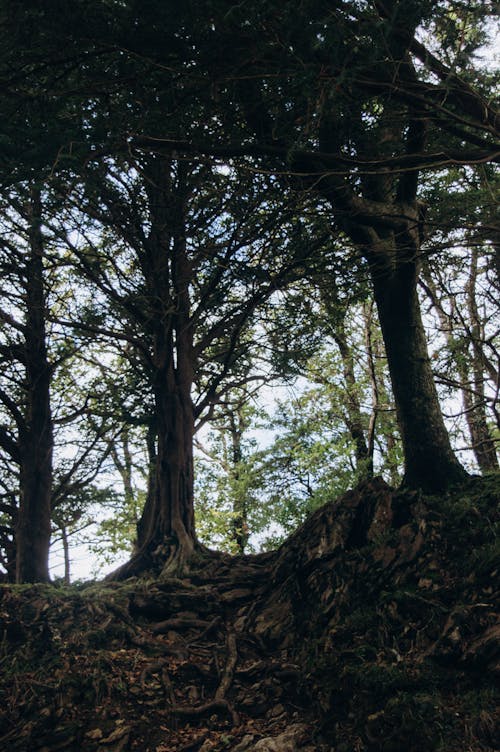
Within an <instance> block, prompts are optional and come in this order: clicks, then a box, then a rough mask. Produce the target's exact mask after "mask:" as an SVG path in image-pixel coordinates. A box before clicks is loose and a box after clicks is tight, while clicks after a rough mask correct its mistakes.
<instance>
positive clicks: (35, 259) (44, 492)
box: [16, 189, 53, 583]
mask: <svg viewBox="0 0 500 752" xmlns="http://www.w3.org/2000/svg"><path fill="white" fill-rule="evenodd" d="M26 211H27V215H28V218H29V221H30V248H29V257H28V259H27V263H26V324H25V347H26V349H25V358H26V408H25V410H26V412H25V423H24V425H23V427H22V429H21V430H20V436H19V450H20V459H21V468H20V483H21V492H20V502H19V515H18V521H17V529H16V549H17V550H16V582H18V583H22V582H48V581H49V579H50V577H49V547H50V519H51V496H52V450H53V427H52V415H51V408H50V381H51V375H52V374H51V368H50V365H49V363H48V359H47V345H46V332H45V312H46V305H45V290H44V280H43V253H44V248H43V237H42V233H41V229H40V221H41V220H40V217H41V197H40V191H39V190H35V189H34V190H33V191H32V193H31V200H30V202H29V205H28V207H27V210H26Z"/></svg>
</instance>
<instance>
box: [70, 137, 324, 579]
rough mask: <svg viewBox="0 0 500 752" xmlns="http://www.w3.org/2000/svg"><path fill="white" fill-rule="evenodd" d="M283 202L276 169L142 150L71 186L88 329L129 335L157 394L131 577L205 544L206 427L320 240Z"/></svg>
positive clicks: (184, 557) (130, 349)
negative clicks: (262, 174) (295, 227)
mask: <svg viewBox="0 0 500 752" xmlns="http://www.w3.org/2000/svg"><path fill="white" fill-rule="evenodd" d="M96 177H97V178H98V179H97V180H96ZM282 199H283V196H282V194H281V195H280V196H279V200H278V198H277V193H276V186H275V185H274V181H273V180H272V179H265V178H261V179H259V180H257V179H255V178H253V177H252V176H250V179H249V178H248V177H246V176H245V175H244V174H243V173H236V172H235V171H234V170H219V169H218V167H217V165H214V164H207V165H199V164H191V163H190V162H188V161H186V160H178V159H176V158H175V157H172V156H171V157H166V156H164V155H162V156H158V155H144V154H141V152H140V151H137V152H136V153H135V154H134V155H133V156H132V157H131V158H129V160H128V161H121V162H115V163H113V164H111V165H109V164H105V163H104V164H100V165H98V166H97V167H96V171H95V174H94V175H93V176H92V175H91V174H89V175H88V179H87V182H86V183H85V184H83V183H80V184H79V186H77V187H76V188H75V189H74V191H73V193H72V198H71V201H72V202H73V205H74V211H73V214H72V215H71V216H68V217H67V219H66V220H65V225H64V226H63V227H61V228H60V237H61V238H63V237H64V238H65V242H66V243H67V245H68V247H69V248H70V249H71V251H72V253H73V255H74V258H75V259H76V260H77V262H78V264H79V266H80V268H81V270H82V271H83V272H84V273H85V275H86V277H87V279H88V280H89V283H90V284H91V285H92V288H93V289H94V290H95V291H96V294H95V295H94V298H95V301H96V305H97V308H96V309H95V315H94V321H93V322H92V320H89V322H88V323H87V324H86V328H87V331H92V330H93V331H94V332H95V333H96V334H98V335H99V336H104V337H110V338H112V339H114V340H118V341H122V342H125V343H126V344H127V349H126V351H125V350H124V353H125V352H126V357H127V358H128V359H129V363H132V361H133V362H134V364H135V366H134V367H136V368H139V369H140V371H141V374H142V378H143V380H144V382H145V383H146V384H147V385H148V387H149V389H150V390H151V394H152V395H153V404H152V423H151V425H152V426H154V431H155V448H154V454H155V457H154V467H155V476H154V482H153V484H152V486H151V493H148V497H147V500H146V504H145V507H144V511H143V514H142V517H141V520H140V522H139V525H138V540H137V549H138V550H137V553H136V554H135V555H134V556H133V558H132V560H131V561H130V562H129V564H127V565H125V566H124V567H123V568H122V569H121V570H120V572H119V574H118V576H126V575H129V574H133V573H134V572H136V571H140V570H142V569H144V568H153V569H157V568H161V567H162V566H165V567H166V569H167V570H169V569H178V568H182V567H183V566H184V565H185V563H186V562H187V561H188V560H189V558H190V556H191V555H192V553H193V551H194V550H195V547H196V535H195V528H194V503H193V437H194V432H195V430H196V428H197V427H198V426H199V425H200V424H201V423H203V422H204V421H206V420H207V419H209V417H210V415H211V413H212V410H213V408H214V406H215V405H216V404H217V402H218V401H219V400H220V399H221V395H222V394H223V393H224V391H225V390H226V389H228V388H235V387H238V386H241V385H242V384H245V383H246V382H247V381H248V380H249V379H255V378H258V376H256V375H255V374H249V372H248V367H247V365H246V364H247V363H248V362H251V358H250V353H251V349H252V339H251V338H248V337H247V336H246V333H247V332H248V331H249V330H250V328H251V325H254V324H255V321H256V317H257V316H258V315H259V314H258V312H259V310H261V309H262V307H265V305H266V303H267V301H268V300H269V299H270V297H271V296H272V295H273V293H274V292H275V291H276V290H277V289H279V288H280V286H283V285H284V284H285V283H286V282H287V281H288V279H289V278H290V277H293V275H295V274H296V268H298V267H301V266H302V265H303V263H304V259H305V258H306V257H307V255H308V254H310V253H311V252H312V250H313V249H314V242H312V241H311V239H309V242H308V243H301V244H297V243H294V242H293V241H292V240H290V238H289V224H290V222H291V221H295V217H296V214H297V206H296V205H295V199H294V196H293V195H291V198H290V201H291V204H290V206H289V207H288V208H287V209H286V211H285V212H284V211H283V208H282ZM278 212H279V213H278ZM277 216H279V217H280V221H281V225H280V226H277V225H276V218H277ZM71 223H73V225H74V226H75V228H76V227H78V230H79V240H77V241H75V240H74V239H73V237H74V233H73V234H68V233H67V231H66V229H65V228H66V227H67V226H71ZM99 307H101V308H102V312H101V313H99ZM104 309H105V310H104Z"/></svg>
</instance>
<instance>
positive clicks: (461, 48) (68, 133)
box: [0, 0, 500, 581]
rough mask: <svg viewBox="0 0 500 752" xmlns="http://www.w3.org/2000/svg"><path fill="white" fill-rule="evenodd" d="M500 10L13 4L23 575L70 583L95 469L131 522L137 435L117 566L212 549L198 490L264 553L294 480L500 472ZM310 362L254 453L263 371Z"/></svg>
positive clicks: (2, 39) (8, 112)
mask: <svg viewBox="0 0 500 752" xmlns="http://www.w3.org/2000/svg"><path fill="white" fill-rule="evenodd" d="M493 14H494V6H493V3H489V2H472V3H468V4H467V6H464V5H463V4H461V3H457V2H454V0H453V1H452V0H450V2H445V3H440V4H439V6H438V5H437V4H436V3H432V2H428V0H421V1H417V0H386V1H385V0H384V1H380V2H379V1H378V0H375V1H368V0H349V1H347V2H339V3H333V4H332V3H325V2H319V3H318V2H302V3H300V4H298V3H275V2H268V1H267V0H266V2H263V1H262V0H259V1H258V2H252V3H240V4H234V3H232V2H226V0H215V1H214V2H210V3H206V2H203V3H201V2H194V1H193V2H187V3H184V4H182V6H181V7H179V6H178V4H177V3H174V2H171V1H170V0H169V1H168V2H157V1H155V0H150V2H147V3H137V2H135V1H134V0H123V1H120V2H115V1H113V0H92V2H86V1H85V0H71V2H65V3H62V2H55V1H53V0H51V1H50V2H46V3H43V4H40V3H38V2H32V1H30V2H27V3H23V4H22V5H21V4H12V3H8V2H2V3H0V22H1V25H0V44H1V56H0V82H1V84H2V86H1V93H0V101H1V103H2V106H3V108H4V113H5V117H4V121H3V126H2V132H1V133H0V148H1V162H0V165H1V185H2V205H1V211H2V218H1V232H2V234H1V247H0V252H1V256H0V263H1V264H2V268H3V269H4V270H5V282H4V283H2V300H1V302H0V317H1V318H2V322H3V323H4V331H3V333H2V339H1V341H0V356H1V357H2V363H3V366H4V368H3V375H2V381H1V383H0V403H1V405H0V411H1V412H0V450H1V453H2V455H1V458H0V459H1V465H0V473H1V475H0V483H1V487H2V489H3V497H2V502H1V506H0V513H1V515H2V516H1V519H0V522H1V523H2V525H1V527H0V544H1V545H2V560H1V564H2V566H3V568H4V569H5V571H6V572H7V576H8V577H9V578H13V577H16V578H17V580H18V581H36V580H39V579H42V580H47V579H48V577H49V573H48V563H47V562H48V552H49V540H50V525H51V520H52V522H53V523H54V521H55V520H56V517H57V515H56V510H57V509H59V512H61V510H62V509H63V508H65V506H64V505H65V504H69V507H68V513H69V508H70V507H71V503H70V500H71V499H75V496H74V494H75V492H77V491H78V490H80V491H81V494H82V499H83V497H85V496H86V495H87V496H86V498H88V490H89V489H90V488H91V487H92V484H93V483H95V482H97V481H98V478H99V472H100V471H101V469H102V472H103V473H104V471H105V469H106V468H111V467H112V466H113V467H114V468H115V472H116V471H117V472H118V474H119V476H120V478H121V480H122V483H123V487H124V492H123V499H124V504H125V506H126V508H127V509H130V510H131V514H132V515H133V516H135V517H136V516H137V508H136V506H135V505H134V503H133V502H132V497H133V495H134V491H133V483H132V481H131V473H132V469H131V468H132V467H133V462H132V461H131V460H130V461H129V460H128V459H127V456H128V455H127V453H128V452H129V448H130V444H129V443H128V442H129V438H130V436H131V432H133V435H134V439H133V442H134V444H135V443H137V444H138V445H141V446H142V456H143V457H145V458H147V460H144V461H145V462H146V464H147V467H146V468H143V478H144V488H143V489H142V490H141V494H142V496H141V498H142V499H143V500H144V506H143V509H142V511H141V516H140V518H139V520H138V522H137V535H136V539H135V549H134V553H133V555H132V558H131V559H130V561H129V562H128V564H126V565H124V566H123V567H121V568H120V569H119V570H118V571H117V572H116V575H115V576H116V577H127V576H130V575H134V574H141V573H143V572H145V571H150V572H154V573H159V572H164V573H167V572H181V571H183V570H184V569H185V568H186V567H189V562H190V560H191V559H192V558H193V557H196V556H206V555H208V553H207V550H206V549H205V546H204V545H203V544H201V543H200V542H199V540H198V537H197V534H196V526H195V508H196V498H195V496H196V493H198V494H199V498H200V499H201V500H204V503H205V504H206V503H211V502H210V499H212V501H213V499H214V498H215V497H217V498H218V499H219V502H217V503H220V499H221V493H222V496H223V497H224V496H225V497H226V501H227V500H229V501H230V504H229V507H231V508H230V509H229V512H230V516H229V517H228V518H227V522H226V521H225V522H224V524H226V525H227V526H228V528H227V530H226V531H225V533H226V534H227V533H228V531H229V537H230V538H231V539H232V544H231V545H234V546H235V550H238V551H240V552H243V551H244V550H245V546H246V545H247V544H248V541H249V536H250V533H251V532H252V531H251V530H250V529H249V528H248V525H249V520H251V518H252V515H251V514H249V509H250V506H252V505H253V507H254V508H255V507H258V504H259V503H262V501H263V498H265V496H266V491H265V490H264V489H265V487H266V484H267V488H268V489H269V484H270V483H271V484H275V488H274V489H272V488H271V490H270V495H271V497H272V496H273V494H274V495H276V493H277V492H278V487H279V484H280V483H281V481H280V472H281V471H283V472H285V473H286V472H288V473H290V472H292V473H295V474H297V476H298V479H297V482H298V484H299V486H300V485H301V484H302V486H303V488H305V489H306V497H307V498H309V499H314V502H313V503H312V506H314V504H319V503H321V501H322V500H326V498H328V495H329V494H332V493H335V489H337V491H338V490H343V489H344V488H345V487H346V486H347V485H349V484H352V485H353V484H355V483H356V482H357V481H359V480H360V479H361V478H363V477H364V478H366V477H369V476H370V475H372V474H373V472H383V473H385V474H386V477H387V478H388V479H389V480H391V482H393V483H399V482H401V483H402V484H403V485H404V486H407V487H410V488H414V489H415V488H419V489H423V490H424V491H427V492H431V493H433V492H439V491H444V490H446V489H448V488H450V487H451V486H452V485H453V484H456V483H459V482H461V481H463V480H464V479H465V478H466V476H467V471H468V470H470V469H471V468H473V469H474V470H475V469H476V467H477V468H478V469H479V470H481V471H483V472H488V471H490V470H496V469H498V456H497V451H496V445H495V441H496V440H498V430H499V428H498V415H499V412H498V344H497V342H496V340H495V337H496V335H497V331H498V321H497V320H496V315H497V311H496V307H495V302H496V300H497V296H498V285H499V276H498V259H499V251H498V248H499V244H498V222H497V220H496V217H495V195H496V194H495V188H496V186H497V184H498V171H497V168H496V165H497V164H498V161H499V160H500V138H499V115H498V110H497V109H496V107H495V94H496V92H495V88H494V82H495V77H494V71H493V70H491V66H488V65H487V64H485V63H484V62H483V57H484V55H485V52H484V50H485V49H486V47H485V46H486V45H488V44H489V43H490V36H491V32H492V23H493V22H492V18H491V17H492V16H493ZM432 330H433V331H432ZM430 348H431V352H429V350H430ZM306 375H309V379H310V382H311V384H312V386H311V387H305V388H304V394H303V395H302V396H301V398H300V399H299V400H298V403H299V407H298V408H297V409H296V410H295V409H294V410H292V409H291V408H290V406H282V408H281V415H282V417H281V420H282V433H281V435H279V436H278V437H276V442H277V443H275V444H274V446H273V447H271V448H270V449H269V451H268V454H267V456H265V457H260V458H257V457H254V456H253V455H252V458H251V457H250V455H251V452H250V454H249V451H250V450H249V447H250V444H248V443H247V444H245V441H246V439H247V434H246V433H245V431H246V432H248V430H249V429H250V424H249V423H248V416H249V415H250V414H251V407H250V405H251V399H252V398H253V396H254V395H255V394H256V391H257V388H258V386H259V385H261V384H265V383H277V380H279V379H281V380H282V381H283V380H287V379H292V378H295V379H297V377H303V376H306ZM70 383H74V387H72V388H67V389H66V390H65V389H64V388H62V387H63V385H66V386H68V385H69V384H70ZM457 398H459V399H460V400H461V407H460V408H459V409H458V411H457V409H456V400H457ZM447 399H448V402H446V400H447ZM448 404H451V405H455V406H454V407H452V408H451V413H452V414H453V413H457V415H459V416H461V417H459V418H458V423H457V421H455V423H453V420H451V419H448V418H447V417H446V415H445V414H444V413H446V414H447V413H448V412H450V411H449V410H448V408H447V407H446V405H448ZM394 417H395V420H394V419H393V418H394ZM285 424H286V425H285ZM69 425H71V426H72V427H71V428H67V430H66V427H67V426H69ZM206 425H212V426H213V427H214V429H215V430H216V431H217V432H219V433H220V432H221V431H222V435H223V437H224V438H223V440H222V444H221V443H220V442H219V444H217V441H215V445H214V447H212V448H211V449H210V448H209V447H206V446H205V448H206V449H208V451H209V454H210V453H211V454H212V455H213V454H214V451H213V450H214V449H215V454H216V455H217V457H216V462H218V463H219V465H218V467H219V470H217V472H216V473H215V478H214V476H212V474H211V471H209V470H208V469H207V467H206V466H205V471H203V463H202V462H200V464H199V466H198V469H199V476H198V479H197V481H196V484H195V478H194V473H195V456H194V445H195V436H196V435H197V432H199V431H200V430H201V428H202V427H203V426H206ZM58 426H59V427H58ZM62 427H64V428H62ZM450 430H451V435H450ZM65 431H66V432H65ZM464 437H467V438H466V439H465V444H466V446H469V447H470V449H471V452H472V454H466V453H463V452H462V453H461V457H465V460H464V459H461V460H460V459H458V455H457V451H460V450H461V449H463V448H464V447H463V444H464ZM197 441H198V439H196V442H197ZM279 442H282V443H281V444H280V443H279ZM301 442H303V443H301ZM68 444H72V446H73V450H72V451H73V454H72V455H71V452H70V451H69V450H68V448H67V446H68ZM200 444H203V440H201V439H200ZM127 447H128V448H127ZM320 450H321V451H320ZM120 453H121V454H120ZM69 455H71V457H70V456H69ZM329 455H330V456H329ZM120 457H121V459H120ZM401 457H402V459H403V467H401V466H400V459H401ZM54 458H55V460H56V463H55V465H54ZM280 458H281V459H280ZM283 458H284V459H283ZM469 458H470V459H469ZM282 460H283V461H282ZM113 462H114V464H113ZM89 463H90V464H93V468H94V470H93V471H92V469H91V468H90V464H89ZM245 463H248V466H245ZM280 463H281V464H280ZM294 463H295V464H294ZM250 465H251V468H250ZM466 466H467V468H466ZM58 467H59V468H60V469H58ZM257 467H259V468H260V472H261V473H262V472H267V478H266V479H263V476H262V475H261V477H260V479H258V477H257V476H258V473H257V471H256V468H257ZM266 467H267V471H265V468H266ZM64 468H66V471H65V470H64ZM221 468H222V470H221ZM87 470H88V472H87ZM106 472H107V471H106ZM203 472H206V483H205V485H204V480H203ZM339 474H340V475H341V476H342V478H339ZM288 477H290V476H288ZM308 478H312V479H313V482H312V485H311V483H309V481H308ZM96 479H97V481H96ZM214 483H215V486H217V484H219V491H217V492H214V488H215V486H214ZM221 483H222V486H221V485H220V484H221ZM251 483H254V484H255V485H254V487H253V488H251ZM286 483H287V481H285V482H284V486H283V487H286ZM308 483H309V490H307V489H308ZM292 486H293V484H292ZM221 488H222V489H223V490H222V491H220V489H221ZM196 489H198V491H197V490H196ZM258 489H261V490H258ZM101 490H102V488H101ZM296 490H297V486H295V489H294V490H292V492H291V494H290V496H289V498H288V501H289V502H290V504H291V506H292V507H294V509H295V511H294V512H293V513H292V517H293V514H295V515H296V517H295V518H301V515H302V514H303V512H301V511H298V512H297V504H298V498H297V496H296V495H295V496H294V494H295V491H296ZM259 495H260V497H261V498H260V500H259V498H258V497H259ZM96 496H99V493H98V492H97V493H96ZM299 497H300V494H299ZM268 498H269V494H268ZM292 499H294V501H293V503H292ZM74 504H75V507H76V508H78V502H77V501H76V500H75V501H74ZM224 504H225V502H224V503H223V504H222V506H223V507H224ZM294 505H295V506H294ZM202 506H203V504H201V505H200V507H199V514H200V515H201V514H202ZM226 506H227V505H226ZM285 506H286V505H285ZM299 507H300V504H299ZM306 507H307V504H306ZM290 508H291V507H290ZM231 515H232V516H231ZM69 518H71V514H69V517H68V519H69ZM57 519H58V520H59V521H58V523H57V524H58V526H59V528H60V529H61V530H62V529H63V528H64V527H65V525H64V522H62V521H61V519H60V515H59V517H57ZM224 519H226V518H224ZM254 519H255V525H254V527H255V528H256V529H257V528H258V524H259V523H258V521H257V520H258V514H254ZM284 522H285V523H286V524H287V521H286V520H285V521H284ZM127 524H128V523H127ZM286 524H285V528H286ZM61 525H62V527H61ZM2 536H3V537H2ZM2 541H3V542H2ZM16 572H17V574H14V573H16Z"/></svg>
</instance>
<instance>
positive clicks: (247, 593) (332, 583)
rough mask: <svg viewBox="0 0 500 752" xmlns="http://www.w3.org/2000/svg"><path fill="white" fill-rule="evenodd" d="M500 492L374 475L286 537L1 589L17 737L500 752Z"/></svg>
mask: <svg viewBox="0 0 500 752" xmlns="http://www.w3.org/2000/svg"><path fill="white" fill-rule="evenodd" d="M499 490H500V478H499V477H498V476H491V477H487V478H474V479H470V480H469V481H468V482H467V483H466V484H464V485H462V486H461V487H460V488H458V489H456V490H455V491H454V492H453V493H451V492H450V493H449V494H447V495H446V496H441V497H428V496H423V495H421V494H419V493H417V492H410V491H397V490H394V489H391V488H390V487H389V486H387V485H386V484H385V483H384V481H383V480H381V479H374V480H372V481H370V482H368V483H365V484H363V485H361V486H359V487H358V488H357V489H355V490H353V491H351V492H349V493H348V494H346V495H345V496H343V497H342V498H340V499H338V500H336V501H334V502H332V503H330V504H327V505H325V506H324V507H323V508H322V509H320V510H318V511H317V512H316V513H315V514H314V515H312V517H310V518H309V520H308V521H307V522H306V523H305V525H304V526H303V527H302V528H300V529H299V530H298V531H297V532H296V533H295V534H294V535H293V536H292V537H291V538H290V539H289V540H288V541H287V542H286V543H285V544H284V545H283V546H282V547H281V548H280V549H279V550H277V551H275V552H273V553H268V554H262V555H259V556H252V557H250V556H247V557H229V556H225V555H219V554H217V555H216V554H211V555H200V557H199V559H198V560H196V561H194V562H193V565H192V567H191V569H190V572H189V575H186V576H185V577H182V578H167V579H161V578H151V579H147V578H142V579H138V578H135V579H130V580H127V581H125V582H120V583H118V582H101V583H92V584H85V585H83V586H78V587H77V586H72V587H70V588H63V587H58V586H56V585H33V586H12V585H3V586H0V667H1V672H2V673H1V679H0V700H1V702H0V750H9V752H10V750H12V752H21V751H22V752H32V751H34V750H38V751H39V752H55V750H64V751H66V750H67V751H68V752H71V751H73V750H75V752H76V751H77V750H78V751H80V750H85V751H86V752H87V751H88V752H92V751H93V750H100V751H101V752H124V751H126V750H140V751H141V752H142V751H143V750H145V751H146V752H148V751H149V750H151V751H152V752H216V751H217V752H219V751H222V750H233V752H251V751H253V750H256V751H257V752H259V751H260V752H294V751H295V750H297V751H298V750H301V751H304V752H403V751H405V752H428V751H429V750H442V752H476V751H477V752H480V751H482V752H493V750H499V749H500V731H499V724H498V720H499V717H498V711H497V708H498V706H499V702H498V700H499V697H498V690H497V686H498V678H499V674H500V620H499V618H498V595H499V590H498V583H499V578H498V574H499V572H500V552H499V546H498V527H499V514H498V500H499V497H500V494H499Z"/></svg>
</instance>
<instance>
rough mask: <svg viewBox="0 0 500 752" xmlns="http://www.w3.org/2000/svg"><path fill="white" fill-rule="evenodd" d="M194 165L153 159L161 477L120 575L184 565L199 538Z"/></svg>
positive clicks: (153, 324) (151, 272) (152, 269)
mask: <svg viewBox="0 0 500 752" xmlns="http://www.w3.org/2000/svg"><path fill="white" fill-rule="evenodd" d="M186 170H187V167H186V165H185V164H184V163H180V162H178V163H176V164H175V166H174V165H173V163H172V162H171V161H170V160H168V159H161V160H160V159H153V160H151V162H150V163H149V164H148V166H147V167H146V169H145V174H146V177H147V178H148V183H147V192H148V199H149V207H150V213H151V218H152V225H151V232H150V235H149V237H148V240H147V244H146V247H145V249H144V254H143V255H142V271H143V274H144V278H145V282H146V285H147V288H148V295H147V299H148V301H150V302H149V305H150V306H151V310H150V311H149V319H150V324H149V331H148V339H149V342H150V357H149V358H148V360H147V363H146V368H147V370H148V373H149V377H150V383H151V387H152V390H153V393H154V398H155V416H154V426H155V430H156V431H157V439H156V456H155V458H154V478H153V479H152V481H153V482H152V483H150V484H149V485H150V487H149V491H148V498H147V500H146V505H145V507H144V511H143V514H142V517H141V519H140V520H139V523H138V525H137V532H138V540H137V551H136V553H135V554H134V556H133V557H132V559H131V560H130V561H129V562H128V563H127V564H125V565H124V566H123V567H120V569H119V570H118V571H117V572H116V573H115V574H114V575H112V576H114V577H115V578H118V579H122V578H124V577H130V576H133V575H135V574H138V573H140V572H142V571H144V570H145V569H153V570H154V571H155V572H156V573H159V572H162V571H163V572H164V573H165V574H166V573H172V572H180V571H182V570H183V569H184V568H185V566H186V564H187V562H188V561H189V558H190V557H191V555H192V553H193V551H194V549H195V545H196V535H195V527H194V478H193V437H194V407H193V402H192V398H191V390H192V386H193V380H194V362H193V359H194V355H193V342H192V326H191V321H190V297H189V284H190V282H191V278H192V269H191V264H190V260H189V257H188V252H187V248H186V237H185V216H186V201H187V197H188V194H189V191H188V189H187V185H186ZM149 449H150V453H151V449H154V448H153V447H152V446H151V443H150V446H149Z"/></svg>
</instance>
